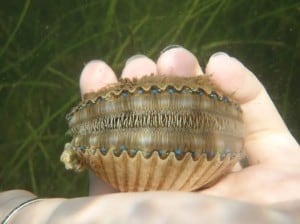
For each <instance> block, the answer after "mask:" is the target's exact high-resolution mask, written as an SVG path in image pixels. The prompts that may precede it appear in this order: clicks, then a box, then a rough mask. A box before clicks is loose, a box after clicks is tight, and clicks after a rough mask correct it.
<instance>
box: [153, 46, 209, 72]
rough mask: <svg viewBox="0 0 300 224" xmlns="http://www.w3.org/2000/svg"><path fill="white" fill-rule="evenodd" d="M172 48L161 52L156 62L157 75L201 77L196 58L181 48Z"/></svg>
mask: <svg viewBox="0 0 300 224" xmlns="http://www.w3.org/2000/svg"><path fill="white" fill-rule="evenodd" d="M174 46H175V47H174ZM174 46H172V47H171V48H170V47H167V48H166V50H165V51H162V54H161V55H160V57H159V58H158V60H157V72H158V74H160V75H173V76H186V77H188V76H195V75H202V74H203V71H202V69H201V67H200V65H199V62H198V60H197V58H196V56H195V55H194V54H192V53H191V52H190V51H188V50H186V49H185V48H183V47H181V46H178V45H174Z"/></svg>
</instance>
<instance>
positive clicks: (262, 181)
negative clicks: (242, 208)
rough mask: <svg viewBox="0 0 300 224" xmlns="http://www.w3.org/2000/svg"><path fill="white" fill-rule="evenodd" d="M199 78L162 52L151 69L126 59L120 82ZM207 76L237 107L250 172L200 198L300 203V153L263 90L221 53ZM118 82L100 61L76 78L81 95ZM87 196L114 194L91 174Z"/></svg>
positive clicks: (171, 53) (180, 56)
mask: <svg viewBox="0 0 300 224" xmlns="http://www.w3.org/2000/svg"><path fill="white" fill-rule="evenodd" d="M151 73H153V74H166V75H184V74H185V75H190V76H195V75H199V74H202V70H201V68H200V66H199V63H198V61H197V59H196V57H195V56H194V55H193V54H192V53H190V52H189V51H187V50H185V49H184V48H181V47H175V48H171V49H168V50H167V51H165V52H164V53H163V54H162V55H161V56H160V57H159V59H158V61H157V63H156V64H155V63H154V62H153V61H152V60H150V59H149V58H147V57H145V56H142V55H138V56H135V57H132V58H130V59H129V60H128V61H127V63H126V65H125V67H124V69H123V71H122V75H121V77H123V78H125V77H126V78H133V77H141V76H143V75H149V74H151ZM205 73H206V74H211V75H212V77H211V79H212V80H213V82H214V83H215V84H216V85H217V86H218V87H219V88H220V89H221V90H222V91H223V92H224V93H225V94H226V95H229V96H231V98H233V99H234V100H235V101H237V102H238V103H240V105H241V107H242V110H243V119H244V123H245V150H246V154H247V157H248V160H249V164H250V166H249V167H247V168H245V169H242V170H238V171H236V170H235V171H233V172H232V173H230V174H229V175H227V176H225V177H224V178H223V179H221V180H220V181H219V182H218V183H217V184H216V185H214V186H212V187H211V188H209V189H206V190H203V191H200V192H199V193H201V194H207V195H215V196H220V197H226V198H231V199H237V200H241V201H248V202H254V203H259V204H265V203H275V202H281V201H286V200H295V199H300V192H299V191H298V189H300V171H299V169H298V168H299V167H300V150H299V145H298V143H297V142H296V141H295V139H294V138H293V137H292V135H291V134H290V132H289V130H288V129H287V127H286V126H285V124H284V122H283V120H282V118H281V117H280V115H279V114H278V112H277V110H276V108H275V106H274V104H273V103H272V101H271V99H270V97H269V96H268V94H267V92H266V90H265V89H264V87H263V85H262V84H261V83H260V82H259V81H258V80H257V78H256V77H255V76H254V74H253V73H251V71H249V70H248V69H247V68H246V67H244V66H243V65H242V64H241V62H239V61H238V60H237V59H235V58H232V57H230V56H228V55H227V54H225V53H218V54H215V55H213V56H212V57H211V58H210V60H209V62H208V64H207V66H206V71H205ZM114 82H117V78H116V76H115V74H114V72H113V71H112V69H111V68H110V67H109V66H108V65H106V64H105V63H104V62H102V61H92V62H90V63H88V64H87V65H86V67H85V68H84V70H83V71H82V74H81V78H80V88H81V94H82V95H84V94H86V93H88V92H91V91H97V90H98V89H100V88H102V87H104V86H105V85H107V84H110V83H114ZM90 184H91V185H90V186H91V187H90V193H91V195H96V194H104V193H111V192H115V190H113V189H112V188H111V187H110V186H108V185H106V184H105V183H103V182H102V181H100V180H98V179H97V178H96V177H95V176H94V175H93V174H91V183H90Z"/></svg>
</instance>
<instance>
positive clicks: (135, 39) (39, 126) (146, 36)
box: [0, 0, 300, 197]
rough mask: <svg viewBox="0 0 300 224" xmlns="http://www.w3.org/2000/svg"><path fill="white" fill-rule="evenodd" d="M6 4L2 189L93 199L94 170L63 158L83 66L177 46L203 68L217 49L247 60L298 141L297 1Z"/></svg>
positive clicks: (0, 95)
mask: <svg viewBox="0 0 300 224" xmlns="http://www.w3.org/2000/svg"><path fill="white" fill-rule="evenodd" d="M0 1H1V4H0V191H4V190H8V189H16V188H21V189H27V190H29V191H32V192H34V193H35V194H37V195H39V196H41V197H50V196H58V197H59V196H62V197H73V196H83V195H86V194H87V192H88V175H87V172H84V173H81V174H75V173H73V172H72V171H66V170H65V168H64V165H63V164H62V163H61V162H60V161H59V157H60V154H61V152H62V150H63V147H64V144H65V143H66V142H68V141H69V140H70V137H69V136H66V134H65V133H66V130H67V122H66V120H65V115H66V113H67V112H68V111H69V110H70V108H71V107H72V106H74V105H75V104H76V103H77V102H78V101H79V100H80V95H79V87H78V80H79V74H80V72H81V70H82V68H83V66H84V64H85V63H87V62H88V61H89V60H92V59H102V60H104V61H105V62H107V63H108V64H109V65H111V66H112V67H113V69H114V70H115V72H116V73H117V74H120V72H121V70H122V67H123V66H124V63H125V61H126V58H128V57H130V56H131V55H134V54H137V53H141V54H145V55H148V56H149V57H151V58H152V59H154V60H156V59H157V58H158V56H159V53H160V51H161V50H162V49H163V48H164V47H166V46H168V45H170V44H179V45H182V46H184V47H185V48H187V49H189V50H191V51H192V52H193V53H194V54H195V55H196V56H197V58H198V59H199V61H200V63H201V65H202V67H203V68H204V67H205V64H206V63H207V61H208V59H209V56H210V55H211V54H212V53H214V52H216V51H225V52H227V53H228V54H230V55H231V56H234V57H236V58H238V59H239V60H241V61H242V62H243V63H244V64H245V65H246V66H247V67H248V68H249V69H250V70H251V71H253V72H254V73H255V74H256V76H257V77H258V78H259V79H260V80H261V82H262V83H263V84H264V86H265V87H266V89H267V91H268V92H269V94H270V95H271V98H272V100H273V101H274V102H275V104H276V107H277V108H278V110H279V112H280V114H281V115H282V116H283V118H284V120H285V122H286V123H287V125H288V127H289V129H290V130H291V132H292V134H293V135H294V136H295V137H296V139H297V140H298V141H299V139H300V108H299V105H300V103H299V102H300V90H299V89H300V79H299V75H300V74H299V72H300V70H299V68H298V65H299V64H298V63H300V22H299V21H300V2H299V1H297V0H293V1H292V0H264V1H260V0H253V1H248V0H240V1H234V0H201V1H200V0H199V1H196V0H185V1H183V0H181V1H179V0H174V1H158V0H151V1H147V2H146V1H138V0H132V1H121V0H74V1H70V0H69V1H58V0H52V1H37V0H32V1H30V0H24V1H3V0H0Z"/></svg>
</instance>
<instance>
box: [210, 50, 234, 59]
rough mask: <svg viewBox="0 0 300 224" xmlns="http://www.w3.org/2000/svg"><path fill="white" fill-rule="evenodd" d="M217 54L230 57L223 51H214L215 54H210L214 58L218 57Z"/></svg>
mask: <svg viewBox="0 0 300 224" xmlns="http://www.w3.org/2000/svg"><path fill="white" fill-rule="evenodd" d="M217 56H226V57H229V55H228V54H226V53H225V52H223V51H219V52H216V53H214V54H213V55H212V56H210V57H211V58H213V57H217Z"/></svg>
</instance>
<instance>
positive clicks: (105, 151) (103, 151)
mask: <svg viewBox="0 0 300 224" xmlns="http://www.w3.org/2000/svg"><path fill="white" fill-rule="evenodd" d="M100 152H101V153H102V154H106V153H107V149H106V148H105V147H104V146H102V147H101V148H100Z"/></svg>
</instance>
